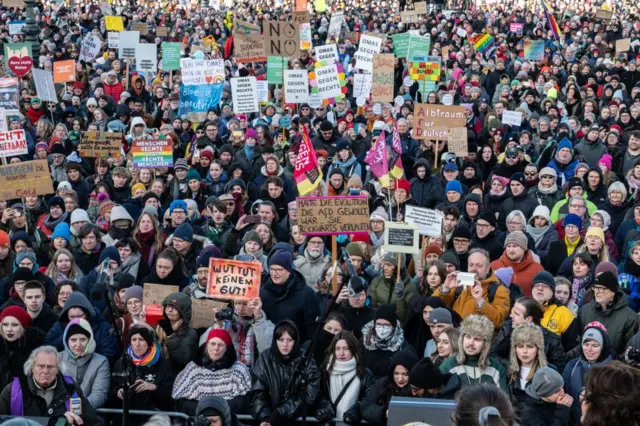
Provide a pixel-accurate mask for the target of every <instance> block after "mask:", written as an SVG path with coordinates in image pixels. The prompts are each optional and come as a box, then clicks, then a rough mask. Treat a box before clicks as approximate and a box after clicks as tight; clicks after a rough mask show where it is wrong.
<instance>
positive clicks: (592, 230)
mask: <svg viewBox="0 0 640 426" xmlns="http://www.w3.org/2000/svg"><path fill="white" fill-rule="evenodd" d="M589 237H596V238H598V239H600V241H602V244H603V245H604V244H605V238H604V231H603V230H602V228H598V227H597V226H590V227H589V228H588V229H587V233H586V235H585V236H584V239H585V241H586V240H587V238H589Z"/></svg>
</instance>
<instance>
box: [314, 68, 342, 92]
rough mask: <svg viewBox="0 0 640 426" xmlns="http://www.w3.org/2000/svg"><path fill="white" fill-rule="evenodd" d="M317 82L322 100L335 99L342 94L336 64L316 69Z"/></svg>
mask: <svg viewBox="0 0 640 426" xmlns="http://www.w3.org/2000/svg"><path fill="white" fill-rule="evenodd" d="M316 82H317V84H318V94H319V95H320V96H321V97H322V99H329V98H335V97H336V96H340V95H341V94H342V88H341V87H340V79H339V78H338V67H337V66H336V64H331V65H327V66H326V67H319V68H316Z"/></svg>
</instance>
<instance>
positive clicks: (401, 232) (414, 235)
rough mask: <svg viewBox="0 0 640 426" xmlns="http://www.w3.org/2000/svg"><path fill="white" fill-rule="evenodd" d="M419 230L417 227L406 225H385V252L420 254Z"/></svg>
mask: <svg viewBox="0 0 640 426" xmlns="http://www.w3.org/2000/svg"><path fill="white" fill-rule="evenodd" d="M419 241H420V237H419V236H418V228H417V227H416V226H415V225H404V224H402V223H396V222H385V223H384V244H383V246H382V247H383V248H384V250H385V252H393V253H406V254H417V253H419V252H420V249H419V248H418V243H419Z"/></svg>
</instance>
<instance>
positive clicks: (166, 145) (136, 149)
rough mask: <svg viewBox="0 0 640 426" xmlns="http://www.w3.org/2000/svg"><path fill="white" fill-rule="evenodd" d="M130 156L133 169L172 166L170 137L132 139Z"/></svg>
mask: <svg viewBox="0 0 640 426" xmlns="http://www.w3.org/2000/svg"><path fill="white" fill-rule="evenodd" d="M131 156H132V158H133V168H134V169H153V168H154V167H173V146H172V143H171V140H170V139H137V140H135V139H134V141H133V145H132V147H131Z"/></svg>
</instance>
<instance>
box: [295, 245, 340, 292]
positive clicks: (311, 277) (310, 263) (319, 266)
mask: <svg viewBox="0 0 640 426" xmlns="http://www.w3.org/2000/svg"><path fill="white" fill-rule="evenodd" d="M329 262H331V256H330V255H329V254H326V253H323V254H322V255H320V257H318V258H317V259H315V260H313V259H310V258H309V257H308V253H307V250H305V251H304V253H303V254H302V256H298V257H296V260H294V262H293V265H294V266H295V268H296V270H297V271H298V272H300V273H301V274H302V276H303V277H304V280H305V282H306V283H307V285H308V286H309V287H311V288H315V287H314V286H315V284H316V283H317V282H318V281H320V280H321V279H322V278H324V277H323V276H322V271H323V270H324V268H325V266H327V265H328V264H329Z"/></svg>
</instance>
